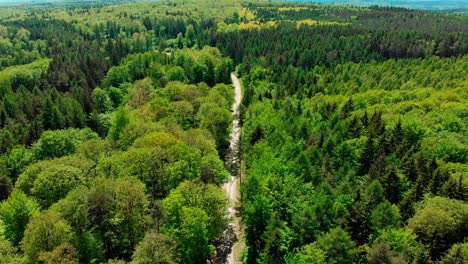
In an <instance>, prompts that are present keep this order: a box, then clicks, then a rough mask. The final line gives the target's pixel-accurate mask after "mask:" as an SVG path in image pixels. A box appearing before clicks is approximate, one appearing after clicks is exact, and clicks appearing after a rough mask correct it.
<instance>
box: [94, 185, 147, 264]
mask: <svg viewBox="0 0 468 264" xmlns="http://www.w3.org/2000/svg"><path fill="white" fill-rule="evenodd" d="M147 206H148V200H147V196H146V194H145V186H144V184H143V183H141V182H140V181H139V180H137V179H135V178H121V179H105V178H98V179H96V181H95V182H94V186H93V188H91V189H90V190H89V194H88V214H89V221H90V223H91V225H92V226H93V227H94V228H93V229H94V230H93V231H94V232H96V234H97V236H98V237H99V238H100V239H101V240H102V242H103V243H104V250H105V255H106V257H108V258H112V257H115V256H117V255H118V254H119V255H121V256H125V257H127V258H128V257H130V256H131V254H132V252H133V248H134V247H135V246H136V244H137V243H138V242H139V241H140V240H141V239H142V238H143V236H144V231H145V224H146V221H147V219H146V213H147V211H146V210H147Z"/></svg>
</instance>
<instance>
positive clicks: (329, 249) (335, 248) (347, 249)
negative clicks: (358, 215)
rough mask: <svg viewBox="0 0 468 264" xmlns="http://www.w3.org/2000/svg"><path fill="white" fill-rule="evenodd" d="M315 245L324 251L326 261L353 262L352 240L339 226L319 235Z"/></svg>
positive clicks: (353, 247) (353, 249) (353, 246)
mask: <svg viewBox="0 0 468 264" xmlns="http://www.w3.org/2000/svg"><path fill="white" fill-rule="evenodd" d="M317 246H318V248H320V249H321V250H323V251H324V252H325V256H326V262H327V263H354V253H355V250H356V249H355V245H354V242H353V241H352V240H351V238H350V237H349V235H348V233H346V231H344V230H343V229H341V228H340V227H337V228H334V229H332V230H330V232H328V233H327V234H325V235H324V236H322V237H319V238H318V240H317Z"/></svg>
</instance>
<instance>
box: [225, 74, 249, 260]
mask: <svg viewBox="0 0 468 264" xmlns="http://www.w3.org/2000/svg"><path fill="white" fill-rule="evenodd" d="M231 79H232V83H233V84H234V93H235V96H234V104H233V106H232V115H233V120H232V130H231V138H230V146H229V152H228V155H227V158H226V166H227V168H228V169H229V171H230V172H231V179H230V180H229V181H228V182H226V183H225V184H223V189H224V191H225V192H226V194H227V196H228V198H229V217H230V223H229V225H230V227H231V228H232V231H233V232H234V235H235V241H236V242H235V243H234V244H233V245H232V246H231V250H230V253H229V255H228V256H227V259H226V262H225V263H227V264H237V263H242V262H241V261H240V256H241V252H242V250H243V248H244V247H245V245H244V244H243V243H244V239H243V238H244V233H243V230H242V228H241V225H240V219H239V217H238V216H237V209H236V207H237V206H238V203H239V201H240V190H239V185H240V175H239V169H240V162H239V157H238V156H239V155H238V154H239V139H240V133H241V127H240V122H239V106H240V104H241V100H242V87H241V84H240V81H239V79H238V78H237V77H236V76H235V75H234V74H232V73H231Z"/></svg>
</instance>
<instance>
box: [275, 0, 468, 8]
mask: <svg viewBox="0 0 468 264" xmlns="http://www.w3.org/2000/svg"><path fill="white" fill-rule="evenodd" d="M282 1H287V2H312V3H321V4H337V5H356V6H370V5H379V6H398V7H406V8H413V9H428V10H453V9H468V0H407V1H404V0H280V1H275V2H282Z"/></svg>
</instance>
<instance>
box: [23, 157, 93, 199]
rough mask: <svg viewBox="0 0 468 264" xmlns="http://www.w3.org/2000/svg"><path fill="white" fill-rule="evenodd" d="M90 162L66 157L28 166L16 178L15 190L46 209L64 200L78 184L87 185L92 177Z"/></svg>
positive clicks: (79, 158) (91, 163)
mask: <svg viewBox="0 0 468 264" xmlns="http://www.w3.org/2000/svg"><path fill="white" fill-rule="evenodd" d="M93 166H94V164H93V162H92V161H90V160H87V159H85V158H82V157H78V156H68V157H63V158H59V159H54V160H46V161H41V162H38V163H35V164H32V165H30V166H29V167H28V168H27V169H26V170H25V171H24V172H23V173H22V174H21V175H20V177H19V178H18V181H17V182H16V188H18V189H20V190H22V191H23V192H25V193H26V194H28V195H31V196H34V197H35V198H37V199H38V201H39V202H40V204H41V205H42V206H43V207H45V208H47V207H49V206H50V205H51V204H53V203H54V202H57V201H58V200H60V199H61V198H64V197H65V196H66V195H67V193H68V192H69V191H71V190H72V189H73V188H75V187H76V186H77V185H80V184H87V183H88V181H89V180H90V178H91V176H92V168H93Z"/></svg>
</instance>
